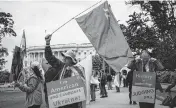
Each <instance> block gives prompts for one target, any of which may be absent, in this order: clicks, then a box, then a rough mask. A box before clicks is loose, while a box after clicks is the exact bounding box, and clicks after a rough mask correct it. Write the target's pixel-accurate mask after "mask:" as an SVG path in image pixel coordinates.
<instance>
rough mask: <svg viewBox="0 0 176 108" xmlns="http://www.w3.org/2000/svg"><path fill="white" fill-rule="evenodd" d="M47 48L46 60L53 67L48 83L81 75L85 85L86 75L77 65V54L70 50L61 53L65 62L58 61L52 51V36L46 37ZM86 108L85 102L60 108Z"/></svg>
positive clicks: (48, 74) (49, 73)
mask: <svg viewBox="0 0 176 108" xmlns="http://www.w3.org/2000/svg"><path fill="white" fill-rule="evenodd" d="M45 41H46V47H45V59H46V60H47V61H48V63H49V64H50V65H51V67H52V68H51V69H50V70H51V71H49V72H48V73H46V75H45V77H46V80H47V81H48V82H50V81H56V80H61V79H63V78H68V77H72V76H75V75H79V76H80V77H81V78H82V80H83V81H84V83H85V73H84V69H83V67H81V66H80V65H76V64H77V61H76V58H75V54H74V52H73V51H72V50H68V51H67V52H66V53H61V55H62V56H63V57H64V60H63V62H62V61H61V60H59V59H57V58H56V57H55V56H54V55H53V53H52V50H51V47H50V41H51V35H47V36H46V37H45ZM82 107H84V105H83V102H77V103H74V104H70V105H65V106H62V107H59V108H82Z"/></svg>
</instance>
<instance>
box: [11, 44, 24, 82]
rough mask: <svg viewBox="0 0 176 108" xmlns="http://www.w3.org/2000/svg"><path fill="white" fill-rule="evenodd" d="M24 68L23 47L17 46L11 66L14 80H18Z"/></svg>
mask: <svg viewBox="0 0 176 108" xmlns="http://www.w3.org/2000/svg"><path fill="white" fill-rule="evenodd" d="M22 68H23V57H22V53H21V48H20V47H18V46H15V50H14V54H13V59H12V66H11V73H12V74H13V76H14V77H13V81H17V80H18V78H19V75H20V72H21V70H22Z"/></svg>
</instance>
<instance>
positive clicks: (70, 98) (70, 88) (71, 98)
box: [47, 76, 86, 108]
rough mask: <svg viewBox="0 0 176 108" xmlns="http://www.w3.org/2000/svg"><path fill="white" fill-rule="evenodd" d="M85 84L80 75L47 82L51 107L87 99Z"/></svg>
mask: <svg viewBox="0 0 176 108" xmlns="http://www.w3.org/2000/svg"><path fill="white" fill-rule="evenodd" d="M84 88H85V84H84V82H83V80H82V79H81V77H80V76H74V77H70V78H65V79H62V80H57V81H52V82H49V83H47V93H48V102H49V107H50V108H57V107H60V106H65V105H69V104H73V103H77V102H82V101H85V100H86V98H85V90H84Z"/></svg>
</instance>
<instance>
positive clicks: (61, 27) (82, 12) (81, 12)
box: [51, 0, 102, 35]
mask: <svg viewBox="0 0 176 108" xmlns="http://www.w3.org/2000/svg"><path fill="white" fill-rule="evenodd" d="M100 2H102V0H101V1H99V2H97V3H95V4H94V5H92V6H91V7H89V8H87V9H85V10H84V11H82V12H81V13H79V14H77V15H76V16H74V17H73V18H71V19H70V20H68V21H67V22H65V23H64V24H63V25H61V26H60V27H58V28H57V29H56V30H54V31H53V32H52V33H51V35H52V34H54V33H55V32H56V31H58V30H59V29H60V28H62V27H63V26H65V25H66V24H67V23H69V22H70V21H72V20H73V19H75V18H76V17H77V16H79V15H81V14H82V13H84V12H86V11H87V10H89V9H90V8H92V7H94V6H95V5H97V4H99V3H100Z"/></svg>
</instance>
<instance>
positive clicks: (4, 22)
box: [0, 12, 16, 70]
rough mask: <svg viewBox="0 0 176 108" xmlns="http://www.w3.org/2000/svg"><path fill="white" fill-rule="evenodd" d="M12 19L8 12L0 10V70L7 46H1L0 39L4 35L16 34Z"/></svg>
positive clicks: (3, 62) (3, 63)
mask: <svg viewBox="0 0 176 108" xmlns="http://www.w3.org/2000/svg"><path fill="white" fill-rule="evenodd" d="M13 25H14V21H13V19H12V15H11V14H10V13H5V12H0V70H2V69H3V66H4V65H5V63H6V62H7V61H6V60H5V59H4V57H5V56H7V55H8V50H7V48H4V47H2V44H1V41H2V38H3V37H5V36H16V33H15V31H14V30H13Z"/></svg>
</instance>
